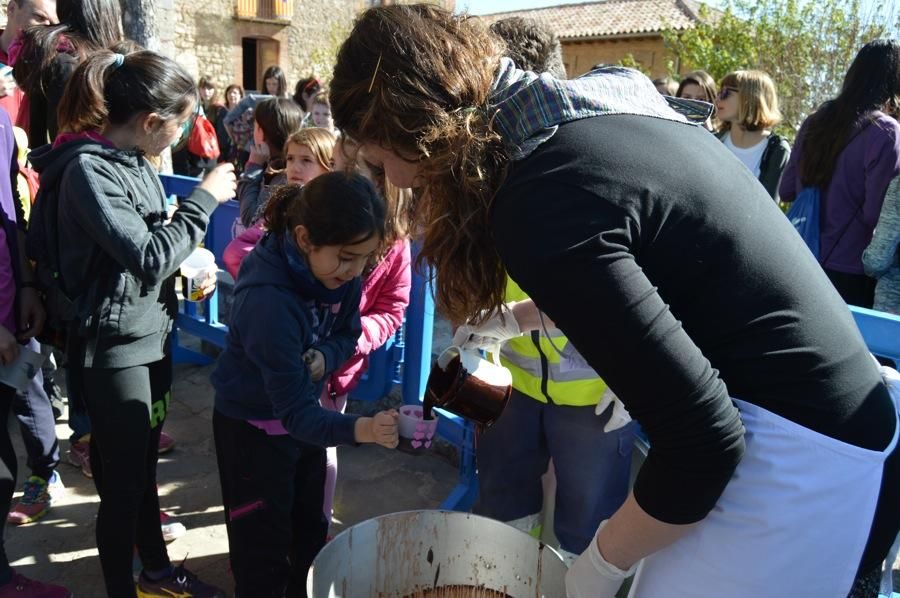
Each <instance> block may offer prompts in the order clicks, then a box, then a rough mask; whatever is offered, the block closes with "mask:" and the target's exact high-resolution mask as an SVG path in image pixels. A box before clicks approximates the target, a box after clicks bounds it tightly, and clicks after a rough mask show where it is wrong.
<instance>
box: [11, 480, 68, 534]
mask: <svg viewBox="0 0 900 598" xmlns="http://www.w3.org/2000/svg"><path fill="white" fill-rule="evenodd" d="M53 473H54V475H53V476H51V478H50V479H51V480H52V479H53V477H56V478H57V480H56V484H57V485H58V486H62V482H61V481H59V479H58V478H59V476H57V475H56V472H53ZM52 502H53V499H52V498H51V497H50V484H49V483H47V480H45V479H44V478H39V477H37V476H36V475H33V476H31V477H30V478H28V479H27V480H26V481H25V493H24V494H23V495H22V498H20V499H19V502H18V503H16V506H14V507H13V508H12V511H10V512H9V514H8V515H7V516H6V521H8V522H9V523H11V524H13V525H24V524H26V523H34V522H35V521H37V520H38V519H40V518H41V517H43V516H44V515H46V514H47V511H49V510H50V505H51V503H52Z"/></svg>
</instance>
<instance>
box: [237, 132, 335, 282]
mask: <svg viewBox="0 0 900 598" xmlns="http://www.w3.org/2000/svg"><path fill="white" fill-rule="evenodd" d="M334 144H335V138H334V135H333V134H332V133H331V132H330V131H328V130H327V129H317V128H310V129H300V130H299V131H296V132H294V133H293V134H291V135H290V136H289V137H288V138H287V141H286V142H285V144H284V151H283V154H284V176H285V182H286V183H287V184H293V185H305V184H307V183H308V182H310V181H311V180H313V179H314V178H316V177H317V176H319V175H322V174H325V173H326V172H329V171H330V170H331V168H332V154H333V153H334ZM267 197H268V196H267ZM264 233H265V222H264V221H263V219H262V218H260V219H258V220H257V221H256V222H254V223H253V224H252V225H251V226H250V228H248V229H247V230H245V231H244V232H242V233H241V234H240V235H238V236H237V237H236V238H235V239H234V240H233V241H232V242H231V243H229V244H228V246H227V247H226V248H225V251H224V252H223V253H222V261H223V262H225V270H227V271H228V273H229V274H231V276H232V277H233V278H234V279H235V280H237V275H238V269H239V268H240V266H241V262H242V261H243V260H244V257H246V255H247V254H248V253H250V251H252V250H253V248H254V247H256V244H257V243H259V240H260V239H262V236H263V234H264Z"/></svg>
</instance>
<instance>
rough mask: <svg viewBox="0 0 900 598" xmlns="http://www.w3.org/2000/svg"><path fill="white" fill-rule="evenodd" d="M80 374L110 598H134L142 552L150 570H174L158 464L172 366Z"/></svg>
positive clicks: (167, 360)
mask: <svg viewBox="0 0 900 598" xmlns="http://www.w3.org/2000/svg"><path fill="white" fill-rule="evenodd" d="M71 361H74V360H71V359H70V362H71ZM81 363H83V361H82V362H81ZM78 374H79V375H78V376H77V377H78V378H81V380H80V387H81V390H82V396H83V397H84V401H85V404H86V405H87V410H88V415H89V416H90V419H91V469H92V470H93V473H94V484H95V485H96V486H97V493H98V494H99V495H100V509H99V511H98V513H97V549H98V550H99V552H100V564H101V566H102V568H103V579H104V581H105V583H106V591H107V594H108V595H109V596H110V598H119V597H127V598H134V597H135V595H136V594H135V588H134V578H133V577H132V560H133V550H134V547H135V546H137V550H138V554H139V555H140V557H141V562H142V563H143V565H144V568H145V569H146V570H151V571H154V570H161V569H165V568H166V567H168V566H169V565H170V562H169V556H168V553H167V552H166V544H165V541H164V540H163V537H162V530H161V529H160V524H159V496H158V495H157V492H156V461H157V455H158V453H157V449H158V446H159V435H160V432H161V431H162V426H163V422H164V421H165V419H166V412H167V410H168V406H169V397H170V389H171V386H172V361H171V359H170V358H165V359H163V360H161V361H157V362H154V363H150V364H147V365H140V366H134V367H127V368H84V369H82V370H81V371H80V372H78Z"/></svg>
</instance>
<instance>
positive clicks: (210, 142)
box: [187, 114, 221, 160]
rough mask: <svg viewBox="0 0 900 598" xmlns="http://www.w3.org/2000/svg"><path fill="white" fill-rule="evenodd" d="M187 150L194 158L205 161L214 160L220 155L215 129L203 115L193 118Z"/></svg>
mask: <svg viewBox="0 0 900 598" xmlns="http://www.w3.org/2000/svg"><path fill="white" fill-rule="evenodd" d="M187 149H188V151H189V152H190V153H192V154H194V155H195V156H200V157H201V158H204V159H206V160H216V159H218V157H219V154H220V153H221V152H220V151H219V138H218V137H216V128H215V127H213V124H212V123H211V122H209V119H208V118H206V117H205V116H204V115H203V114H198V115H197V116H195V117H194V124H193V126H192V127H191V134H190V136H189V137H188V146H187Z"/></svg>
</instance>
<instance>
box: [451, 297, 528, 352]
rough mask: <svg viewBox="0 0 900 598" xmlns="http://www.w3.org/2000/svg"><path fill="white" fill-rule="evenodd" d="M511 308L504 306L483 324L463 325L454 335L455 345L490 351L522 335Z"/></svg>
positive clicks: (508, 305)
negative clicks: (491, 348)
mask: <svg viewBox="0 0 900 598" xmlns="http://www.w3.org/2000/svg"><path fill="white" fill-rule="evenodd" d="M510 308H511V304H505V305H503V306H502V308H501V309H500V312H499V313H496V314H494V315H493V316H491V317H490V318H488V319H487V320H486V321H485V322H483V323H482V324H478V325H475V324H463V325H462V326H460V327H459V328H458V329H457V330H456V334H454V335H453V344H454V345H456V346H457V347H459V348H461V349H463V350H479V349H488V348H490V347H496V346H497V345H500V344H503V343H505V342H506V341H508V340H509V339H511V338H516V337H517V336H519V335H521V334H522V331H521V330H520V329H519V322H517V321H516V318H515V316H513V314H512V311H511V310H510Z"/></svg>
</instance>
